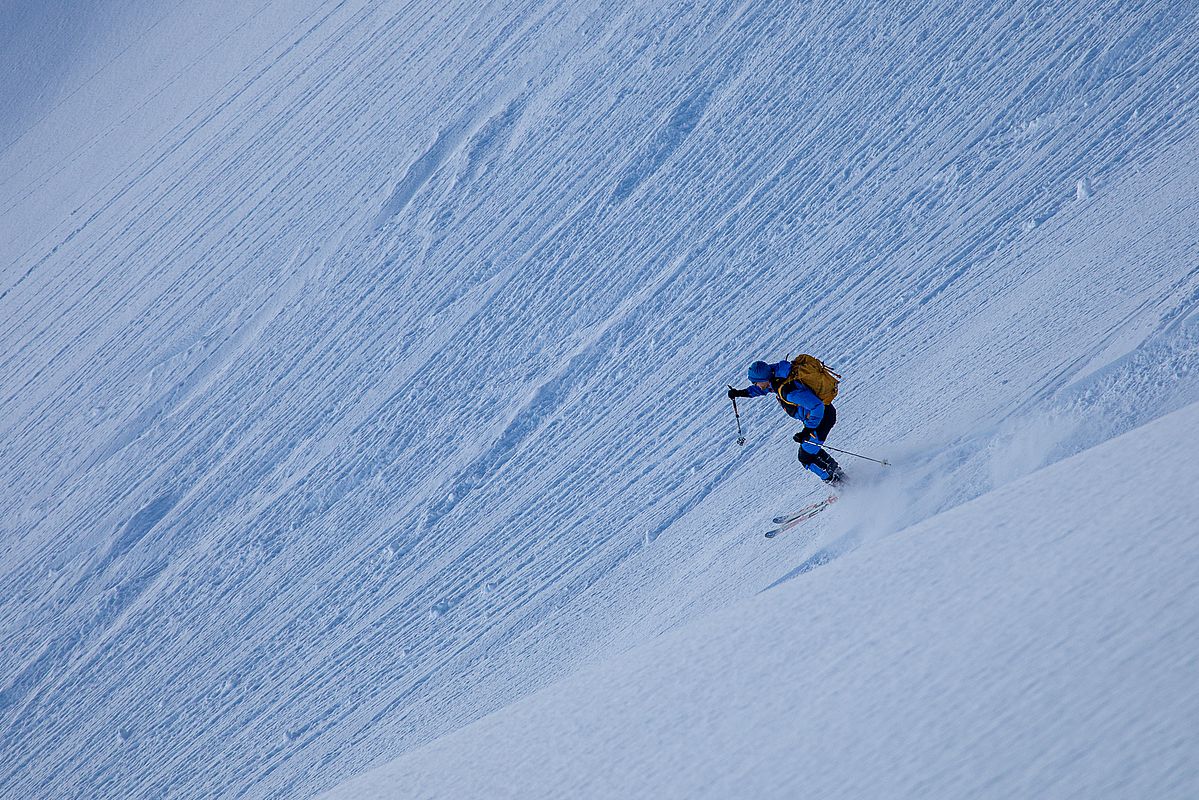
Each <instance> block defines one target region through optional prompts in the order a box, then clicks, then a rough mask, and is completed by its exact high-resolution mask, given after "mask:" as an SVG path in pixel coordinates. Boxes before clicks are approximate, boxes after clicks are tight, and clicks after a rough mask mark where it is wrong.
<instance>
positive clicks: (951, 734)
mask: <svg viewBox="0 0 1199 800" xmlns="http://www.w3.org/2000/svg"><path fill="white" fill-rule="evenodd" d="M1197 445H1199V404H1193V405H1191V406H1188V407H1187V408H1186V409H1185V410H1183V411H1179V412H1175V413H1174V414H1172V415H1170V416H1168V417H1165V418H1164V419H1160V420H1157V421H1156V422H1153V423H1151V424H1150V425H1148V426H1146V427H1144V428H1140V429H1137V430H1136V431H1134V432H1132V433H1128V434H1125V435H1123V436H1121V437H1119V438H1117V439H1115V440H1113V441H1110V442H1106V443H1104V444H1103V445H1100V446H1099V447H1096V448H1093V449H1091V450H1088V451H1086V452H1084V453H1082V454H1080V455H1076V456H1074V457H1072V458H1070V459H1068V460H1066V461H1063V462H1060V463H1058V464H1055V465H1054V466H1052V467H1048V468H1046V469H1044V470H1041V471H1039V472H1036V473H1034V474H1033V475H1030V476H1027V477H1025V478H1022V479H1020V480H1018V481H1016V482H1014V483H1011V484H1008V485H1007V486H1004V487H1003V488H1001V489H997V490H996V491H994V492H991V493H989V494H987V495H984V496H983V497H980V498H978V499H976V500H973V501H970V502H968V503H965V504H963V505H961V506H958V507H956V508H954V509H952V510H950V511H947V512H945V513H944V514H940V515H938V516H936V517H933V518H931V519H928V520H925V521H924V522H922V523H920V524H918V525H914V526H912V527H911V528H908V529H907V530H905V531H903V532H902V533H901V534H897V535H895V536H892V537H889V538H888V539H886V540H885V541H882V542H879V543H877V545H876V546H874V547H870V548H861V549H859V550H857V551H855V552H854V553H852V554H850V555H847V556H845V557H843V558H841V559H838V560H837V561H835V562H834V563H831V564H829V565H827V566H826V567H824V568H822V569H820V570H817V571H814V572H812V573H811V574H810V575H804V576H803V579H802V580H788V581H786V582H785V583H783V584H781V585H780V586H779V587H778V588H777V589H773V590H771V591H769V592H766V593H764V594H762V595H759V596H757V597H754V598H752V599H748V600H743V601H740V602H738V603H736V604H735V605H733V606H732V607H730V608H727V609H725V610H724V611H721V612H719V613H716V614H713V615H710V616H705V617H702V618H700V619H698V620H695V621H693V622H691V623H690V624H688V625H686V626H685V627H683V628H681V629H680V630H677V631H673V632H671V633H669V634H666V635H664V636H662V637H659V638H658V639H655V640H654V641H652V642H650V643H648V644H644V645H641V646H639V647H636V648H634V649H632V650H630V651H629V652H626V653H624V654H622V655H620V656H618V657H616V658H613V659H611V660H608V661H605V662H603V663H601V664H599V665H597V666H593V667H588V668H585V669H583V670H580V671H579V672H578V673H576V674H574V675H572V676H571V677H569V678H567V679H566V680H564V681H562V682H560V683H558V684H555V685H554V686H551V687H549V688H547V689H544V690H542V691H540V692H538V693H536V694H534V695H533V696H532V697H528V698H525V699H524V700H521V701H519V702H517V703H514V704H513V705H511V706H508V707H507V708H505V709H503V710H501V711H498V712H496V713H494V714H492V715H490V716H488V717H485V718H484V719H482V720H480V721H479V722H476V723H474V724H472V725H469V726H467V727H466V728H463V729H462V730H460V731H457V732H455V733H453V734H450V735H448V736H445V737H443V738H441V739H439V740H438V741H436V742H434V743H432V744H430V745H427V746H426V747H423V748H421V749H419V750H416V751H414V752H412V753H409V754H407V755H406V756H404V757H403V758H400V759H398V760H396V761H395V762H394V763H392V764H389V765H388V766H386V767H383V768H381V769H379V770H376V771H375V772H373V773H371V774H369V775H367V776H365V777H363V778H360V779H357V780H354V781H350V782H348V783H346V784H345V785H343V786H341V787H339V788H338V789H337V790H335V791H333V792H330V793H328V794H327V795H322V797H323V798H324V800H370V798H398V797H422V798H442V797H444V798H453V797H489V798H501V797H514V798H515V797H655V798H672V797H678V798H687V797H761V798H767V797H780V798H785V797H911V798H918V797H996V798H1001V797H1087V798H1099V797H1179V798H1182V797H1193V796H1194V795H1195V793H1196V792H1199V762H1197V761H1196V759H1195V748H1194V746H1195V741H1196V735H1197V733H1199V692H1197V691H1196V687H1195V676H1196V669H1197V668H1199V653H1196V648H1195V642H1196V641H1197V640H1199V615H1196V613H1195V609H1196V608H1199V578H1196V576H1197V575H1199V537H1197V536H1196V535H1195V534H1196V523H1197V522H1199V492H1195V491H1194V475H1195V470H1194V468H1193V467H1192V466H1191V465H1190V462H1191V461H1192V459H1193V457H1194V452H1195V448H1196V446H1197ZM1128 448H1146V449H1150V450H1152V451H1153V452H1154V453H1155V455H1156V456H1157V457H1158V465H1159V469H1157V470H1154V471H1148V470H1138V471H1136V472H1133V473H1132V474H1129V472H1128V470H1126V469H1125V468H1124V467H1123V465H1122V463H1121V462H1122V458H1123V454H1124V452H1125V451H1126V450H1127V449H1128ZM1130 496H1131V497H1135V498H1137V499H1136V501H1135V502H1129V499H1128V498H1129V497H1130ZM871 500H874V501H876V502H877V501H878V500H879V498H877V497H871V493H870V491H869V490H864V491H862V492H858V493H856V495H849V496H848V497H847V499H846V500H845V501H844V503H845V504H847V505H848V510H849V512H850V513H849V514H848V517H847V515H845V514H844V513H842V512H844V511H846V510H847V507H846V505H843V506H838V507H835V509H836V510H835V511H829V512H827V517H837V516H838V515H839V516H841V517H842V518H841V519H827V517H826V518H825V519H826V521H827V522H829V523H830V524H831V525H832V526H833V527H836V526H839V525H849V524H855V522H854V521H853V519H852V517H853V507H854V506H860V505H861V504H863V503H865V502H868V501H871Z"/></svg>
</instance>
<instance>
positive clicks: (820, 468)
mask: <svg viewBox="0 0 1199 800" xmlns="http://www.w3.org/2000/svg"><path fill="white" fill-rule="evenodd" d="M805 444H806V443H805ZM799 463H800V464H803V465H804V469H806V470H807V471H808V472H811V473H812V474H813V475H815V476H816V477H818V478H820V480H822V481H827V480H828V479H829V478H831V477H833V476H834V475H839V474H841V467H840V466H838V465H837V462H836V460H835V459H834V458H833V457H832V456H830V455H829V454H828V451H827V450H823V449H818V450H817V451H816V452H815V453H812V452H808V451H807V450H806V449H804V447H802V446H801V447H800V448H799Z"/></svg>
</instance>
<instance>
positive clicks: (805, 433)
mask: <svg viewBox="0 0 1199 800" xmlns="http://www.w3.org/2000/svg"><path fill="white" fill-rule="evenodd" d="M812 430H813V429H812V428H804V429H803V430H802V431H800V432H799V433H797V434H795V435H794V436H792V437H791V438H792V439H794V440H795V443H796V444H803V443H804V442H806V441H807V440H808V437H809V436H811V435H812Z"/></svg>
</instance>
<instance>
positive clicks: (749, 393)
mask: <svg viewBox="0 0 1199 800" xmlns="http://www.w3.org/2000/svg"><path fill="white" fill-rule="evenodd" d="M764 394H769V392H767V391H766V390H765V389H763V388H762V387H761V386H757V385H755V384H750V385H749V387H748V388H745V389H734V388H733V387H732V386H730V387H729V399H732V398H734V397H761V396H762V395H764Z"/></svg>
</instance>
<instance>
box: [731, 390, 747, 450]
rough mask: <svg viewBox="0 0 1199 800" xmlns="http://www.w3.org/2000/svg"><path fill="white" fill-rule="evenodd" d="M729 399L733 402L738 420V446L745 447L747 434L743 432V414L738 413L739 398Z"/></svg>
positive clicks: (734, 413) (734, 414) (734, 412)
mask: <svg viewBox="0 0 1199 800" xmlns="http://www.w3.org/2000/svg"><path fill="white" fill-rule="evenodd" d="M729 388H730V389H732V388H733V387H732V386H730V387H729ZM729 399H730V400H732V401H733V416H734V417H736V418H737V444H740V445H743V444H745V434H743V433H742V432H741V414H739V413H738V412H737V398H735V397H730V398H729Z"/></svg>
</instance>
